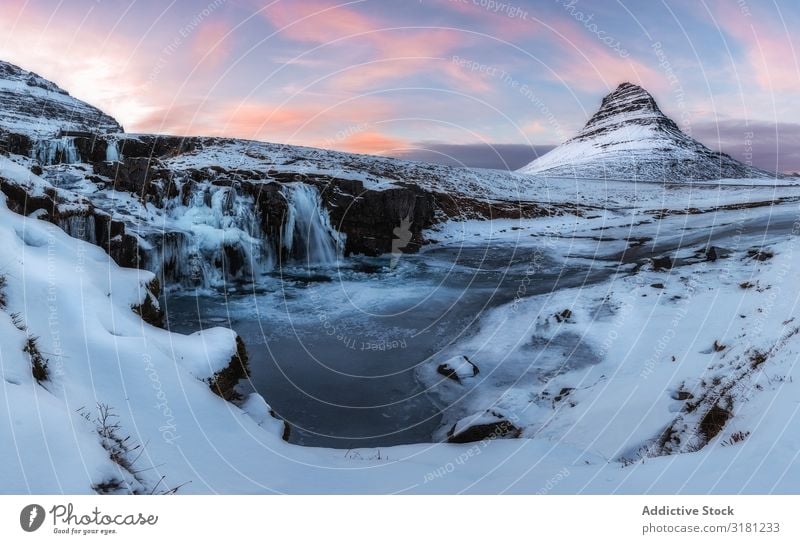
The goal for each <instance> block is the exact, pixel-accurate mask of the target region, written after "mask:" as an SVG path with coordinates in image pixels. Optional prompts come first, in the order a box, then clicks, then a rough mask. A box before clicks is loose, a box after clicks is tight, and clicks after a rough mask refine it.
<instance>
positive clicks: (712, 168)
mask: <svg viewBox="0 0 800 544" xmlns="http://www.w3.org/2000/svg"><path fill="white" fill-rule="evenodd" d="M519 172H522V173H525V174H536V175H539V176H550V177H568V178H573V177H574V178H588V179H612V180H613V179H616V180H638V181H690V180H712V179H723V178H775V177H776V175H775V174H771V173H769V172H765V171H763V170H759V169H757V168H753V167H751V166H747V165H745V164H742V163H740V162H738V161H736V160H734V159H733V158H731V157H730V156H728V155H726V154H724V153H717V152H713V151H711V150H710V149H708V148H707V147H705V146H704V145H703V144H701V143H700V142H698V141H696V140H694V139H692V138H691V137H689V136H687V135H686V134H684V133H683V132H682V131H681V130H680V129H679V128H678V126H677V125H676V124H675V122H674V121H672V120H671V119H669V118H668V117H667V116H665V115H664V114H663V113H662V112H661V110H660V109H659V107H658V105H657V104H656V102H655V100H654V99H653V97H652V96H650V94H649V93H648V92H647V91H645V90H644V89H642V88H641V87H639V86H638V85H633V84H631V83H623V84H621V85H620V86H619V87H617V89H616V90H615V91H614V92H612V93H610V94H609V95H607V96H606V97H605V98H603V102H602V104H601V106H600V109H599V110H598V111H597V113H595V114H594V115H593V116H592V118H591V119H589V121H588V122H587V123H586V126H584V127H583V129H581V131H580V132H579V133H578V134H577V136H575V137H574V138H571V139H569V140H567V141H566V142H564V143H563V144H561V145H560V146H558V147H556V148H555V149H553V150H552V151H550V152H548V153H546V154H545V155H543V156H542V157H539V158H538V159H536V160H535V161H533V162H532V163H530V164H528V165H527V166H524V167H523V168H521V169H520V170H519Z"/></svg>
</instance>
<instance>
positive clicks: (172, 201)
mask: <svg viewBox="0 0 800 544" xmlns="http://www.w3.org/2000/svg"><path fill="white" fill-rule="evenodd" d="M0 70H1V71H0V119H2V121H0V127H2V128H3V130H4V132H3V134H2V135H3V137H4V140H3V143H5V144H6V145H5V146H4V152H3V154H2V156H0V191H2V195H0V243H1V244H2V246H3V248H4V251H3V253H2V260H1V262H0V405H2V406H4V407H5V408H4V413H3V416H2V417H0V492H6V493H8V492H18V493H54V492H70V493H92V492H97V493H150V492H156V493H170V492H174V491H177V492H179V493H268V492H279V493H352V492H366V493H445V492H446V493H456V492H473V493H498V492H517V493H611V492H625V493H653V492H662V493H673V492H694V493H703V492H726V493H739V492H796V490H797V482H798V481H800V465H798V463H796V457H797V451H798V449H799V448H800V445H798V440H797V438H796V437H797V436H798V432H797V430H798V421H797V417H796V412H797V399H798V398H799V397H798V395H800V391H798V387H800V374H799V373H798V370H797V365H796V362H797V354H798V353H799V352H800V335H799V334H798V330H800V329H799V328H798V321H797V320H798V319H799V318H800V316H798V315H797V313H798V311H797V302H798V298H799V295H798V289H797V286H796V285H794V284H793V283H792V281H790V280H791V278H793V277H794V276H796V274H795V273H794V272H793V271H796V270H797V269H798V268H800V253H799V252H797V251H796V248H795V241H796V238H797V234H798V226H797V225H798V223H797V205H798V202H800V188H798V186H797V185H791V184H789V183H788V181H789V180H778V181H776V180H775V179H774V178H773V179H770V178H769V175H768V174H767V173H765V172H760V171H756V170H753V169H748V168H747V167H745V166H743V165H741V164H739V163H736V162H735V161H733V160H732V159H730V158H729V157H725V156H724V155H719V154H715V153H713V152H711V151H709V150H708V149H706V148H705V147H703V146H702V145H701V144H699V143H697V142H695V141H694V140H691V139H690V138H688V137H687V136H686V135H684V134H682V133H681V132H680V131H679V130H678V129H677V127H676V126H675V125H674V123H672V121H670V120H669V119H667V118H666V117H664V116H663V114H662V113H661V112H660V110H659V109H658V107H657V105H656V104H655V102H654V101H653V99H652V97H650V95H648V94H647V93H646V92H645V91H643V90H642V89H640V88H638V87H635V86H633V85H629V84H623V85H621V86H620V88H619V89H617V91H615V92H614V93H612V94H611V95H609V97H607V98H606V99H605V100H604V102H603V107H602V108H601V110H600V111H599V112H598V113H597V114H596V115H595V116H594V117H593V118H592V119H591V120H590V122H589V123H588V124H587V126H586V128H585V129H584V130H583V131H582V132H581V133H580V134H579V135H578V136H577V137H576V138H574V139H572V140H570V141H569V142H567V143H565V144H564V145H563V146H561V147H560V148H558V149H556V150H554V151H553V152H552V153H550V154H548V155H546V156H544V157H542V158H541V159H539V160H537V161H535V162H534V163H533V164H532V165H530V166H529V167H528V168H527V169H526V172H528V173H544V174H546V176H535V175H528V174H523V173H509V172H500V171H490V170H474V169H460V168H451V167H446V166H437V165H427V164H422V163H414V162H408V161H400V160H394V159H388V158H383V157H370V156H365V155H352V154H346V153H337V152H330V151H324V150H318V149H311V148H305V147H291V146H282V145H278V144H268V143H261V142H250V141H243V140H232V139H224V138H200V137H198V138H177V137H168V136H154V135H127V134H123V133H121V132H120V131H121V128H120V127H119V126H118V125H117V124H116V122H114V121H113V119H111V118H109V117H108V116H105V115H103V114H102V113H101V112H99V111H98V110H96V109H94V108H92V107H91V106H88V105H86V104H84V103H82V102H80V101H77V100H74V99H72V98H71V97H69V96H68V95H67V94H66V93H65V92H64V91H62V90H60V89H59V88H58V87H56V86H55V85H53V84H52V83H49V82H47V81H45V80H42V79H41V78H38V76H35V75H33V74H30V73H28V72H25V71H23V70H20V69H18V68H16V67H14V66H12V65H8V64H0ZM60 130H79V131H88V132H89V134H72V135H64V136H62V137H56V133H57V132H58V131H60ZM551 175H553V176H561V177H549V176H551ZM573 176H578V177H584V176H589V177H594V178H596V179H581V180H580V182H576V181H575V180H565V179H563V177H573ZM744 176H754V177H752V178H745V179H742V178H743V177H744ZM765 176H766V177H765ZM719 177H727V178H729V179H725V180H721V181H719V182H700V183H663V184H662V183H657V184H656V183H637V182H631V181H616V180H608V179H607V178H634V179H637V180H641V181H652V180H662V179H666V180H674V181H685V180H690V179H706V180H707V179H716V178H719ZM406 253H408V255H406ZM412 253H414V255H411V254H412ZM389 257H391V259H390V258H389ZM793 274H794V275H793ZM157 280H159V281H157ZM198 287H199V288H201V289H196V288H198ZM165 288H166V289H165ZM165 290H173V292H178V294H179V295H180V294H182V295H184V302H185V301H186V300H189V304H188V305H185V306H184V307H188V309H189V313H192V314H194V315H193V316H191V317H192V319H194V320H192V319H189V320H184V325H185V324H186V323H189V325H188V326H185V327H184V328H187V327H188V329H189V333H188V334H179V333H176V332H170V331H169V330H166V329H165V328H163V327H164V326H165V323H166V326H167V327H172V323H173V322H179V321H180V319H179V318H180V317H182V316H180V315H177V314H179V309H180V306H179V305H176V306H173V307H168V301H173V300H175V299H174V298H173V299H171V298H170V297H169V296H166V295H165V296H162V298H161V299H158V298H157V297H158V295H159V292H163V291H165ZM162 294H163V293H162ZM481 294H484V295H486V297H485V298H483V299H482V298H480V297H481ZM496 295H499V297H497V298H495V296H496ZM448 297H449V298H448ZM170 303H171V302H170ZM204 305H205V306H204ZM209 307H212V308H211V309H212V310H214V309H215V308H216V309H218V310H219V311H220V313H221V314H222V315H223V317H222V318H216V316H212V317H215V319H211V320H204V319H202V318H201V317H205V314H203V312H205V311H207V310H208V308H209ZM162 310H166V311H167V314H168V315H167V316H166V318H165V315H164V313H163V312H162ZM173 310H174V313H172V311H173ZM295 310H296V312H295V313H292V311H295ZM451 310H455V311H456V312H458V311H461V312H464V313H462V314H459V315H457V318H455V319H453V320H452V322H448V321H447V319H448V317H447V314H449V313H450V312H451ZM237 312H238V318H239V322H238V323H239V324H240V325H242V328H241V329H240V328H238V327H237V328H236V330H235V331H234V330H233V326H232V322H233V320H234V318H236V317H237V316H236V315H234V314H237ZM415 312H416V313H415ZM200 314H203V315H202V316H201V315H200ZM232 316H233V317H232ZM365 316H366V317H365ZM183 317H185V316H183ZM262 318H263V320H262ZM394 318H398V320H397V321H388V322H387V321H386V320H387V319H394ZM462 318H463V319H462ZM359 319H360V321H359ZM382 320H383V321H382ZM381 323H388V325H386V326H385V327H384V328H381V327H382V326H381V325H380V324H381ZM195 324H197V325H196V326H195ZM209 324H211V326H209ZM220 324H221V325H225V328H223V327H220V326H218V325H220ZM359 326H363V329H364V330H365V331H366V332H365V333H364V335H363V336H362V337H360V338H359V340H363V341H364V342H363V344H365V345H367V346H368V347H369V348H368V349H366V350H365V349H364V348H362V349H361V350H356V349H355V348H351V347H348V346H349V345H350V344H349V342H350V340H351V338H349V337H345V338H344V340H341V339H340V338H338V337H336V336H335V335H333V334H331V332H330V331H331V329H333V330H336V328H337V327H339V328H340V330H347V331H348V332H347V334H348V335H349V334H352V333H353V331H357V330H358V327H359ZM192 327H194V328H192ZM248 327H249V329H248ZM173 330H177V329H174V328H173ZM248 332H249V333H250V336H249V337H248V336H247V333H248ZM451 333H452V334H451ZM398 335H405V336H398ZM287 338H289V339H295V340H297V339H299V340H300V342H301V344H302V349H297V350H296V351H294V352H289V351H287V347H286V346H287ZM397 338H402V339H403V340H402V350H400V349H399V348H398V349H397V350H395V351H393V352H392V351H390V350H387V349H385V348H386V346H387V344H388V345H389V346H390V347H391V345H392V344H398V345H399V344H401V342H400V341H397V340H396V339H397ZM406 339H408V341H407V342H406ZM326 342H327V343H326ZM353 345H355V344H353ZM373 346H374V348H373ZM246 348H249V356H248V354H247V352H248V349H246ZM381 348H384V349H381ZM281 349H283V350H284V351H282V352H281ZM315 349H316V350H318V351H317V352H318V353H321V354H322V356H323V357H326V358H324V359H322V363H323V364H322V365H320V364H315V365H309V366H303V365H302V364H300V361H301V357H302V356H303V353H306V352H311V351H314V350H315ZM373 349H374V351H372V350H373ZM273 350H274V351H273ZM301 351H302V352H303V353H301ZM337 352H338V353H344V356H343V357H342V358H341V359H342V360H344V363H345V366H344V367H343V368H344V369H345V370H346V371H345V372H342V371H340V370H339V368H337V367H335V366H333V368H334V370H336V371H337V376H336V379H337V380H344V382H342V381H336V382H329V381H326V380H325V379H318V380H317V382H318V383H317V384H315V385H319V386H321V388H322V392H323V393H326V392H329V391H325V388H326V387H329V388H335V389H338V390H347V391H346V392H348V393H352V395H353V397H357V398H359V399H360V398H362V397H366V396H367V394H368V393H369V394H373V395H375V398H374V399H373V400H371V402H373V401H374V404H375V405H377V410H376V412H375V416H376V417H375V419H376V420H377V421H378V423H379V424H382V425H384V427H382V428H381V432H383V433H384V434H391V433H392V432H393V431H391V430H389V431H386V429H387V427H386V425H387V424H388V423H387V422H389V420H390V419H391V418H393V417H394V416H397V419H398V420H399V421H398V422H397V423H398V425H399V426H401V427H408V426H412V425H414V424H415V423H417V422H416V421H414V419H415V418H420V419H424V418H426V417H427V415H426V414H423V415H420V413H418V412H414V407H415V406H416V405H413V404H412V406H411V407H410V408H408V407H406V406H404V405H402V403H403V402H404V401H405V400H406V399H405V395H408V396H410V397H417V396H419V397H422V396H424V397H425V398H430V399H432V400H431V405H432V406H434V407H435V409H436V413H435V415H434V416H433V417H430V418H428V419H430V420H431V421H430V424H431V431H430V432H427V434H424V435H423V436H424V437H423V438H422V439H418V440H416V442H420V443H415V444H409V445H402V446H393V445H392V446H387V447H383V446H381V447H355V448H351V449H344V448H343V449H333V448H327V447H326V448H314V447H303V446H300V445H296V444H295V443H289V442H287V439H289V438H292V437H293V436H294V437H295V439H296V437H297V435H298V434H299V433H302V432H303V431H304V430H305V431H308V429H302V428H301V424H302V423H303V422H302V421H301V422H299V423H297V424H295V422H294V421H288V419H287V421H285V422H284V421H282V420H280V419H278V417H277V414H280V415H281V417H283V416H284V414H283V413H282V412H281V411H280V410H279V407H278V404H277V402H279V401H280V400H285V398H287V396H288V398H289V400H290V402H296V403H300V402H302V399H300V398H299V396H298V397H291V394H292V391H288V392H287V391H282V392H277V393H282V394H283V397H282V395H280V394H276V397H269V396H268V395H267V394H266V393H263V391H264V389H269V388H268V387H265V388H264V389H259V387H262V386H263V384H260V383H259V382H258V379H257V378H258V376H257V374H258V373H259V372H264V368H261V367H259V366H257V365H262V366H263V367H267V366H268V356H269V357H274V358H280V359H281V361H280V362H281V363H284V367H281V368H280V371H281V373H280V375H281V376H283V377H284V378H285V377H286V376H287V375H290V376H291V377H296V376H297V374H300V375H302V374H310V373H313V372H319V367H320V366H326V365H328V364H329V363H330V364H331V365H335V364H336V363H341V360H339V361H337V360H334V357H335V355H336V353H337ZM276 354H278V355H276ZM359 357H360V358H361V361H362V362H366V364H367V365H368V368H367V369H366V370H367V371H366V372H364V373H363V374H362V376H363V375H366V376H367V378H368V381H369V385H368V388H367V389H358V388H357V387H358V385H357V382H348V381H347V379H348V378H353V377H355V376H356V375H357V374H358V373H359V372H361V371H362V370H364V369H360V368H355V369H354V368H353V367H352V363H353V361H355V360H356V359H358V358H359ZM397 361H399V362H400V363H401V364H402V365H403V369H405V370H408V371H409V373H410V374H411V375H412V377H413V383H412V380H409V382H407V383H405V386H406V387H407V388H408V390H400V391H397V390H396V388H394V389H392V388H389V390H388V394H392V395H397V396H398V397H399V398H400V400H399V401H397V402H395V400H394V399H387V398H378V395H379V394H382V393H381V392H382V391H383V390H381V389H379V387H378V385H377V384H378V383H379V380H378V378H379V377H382V375H393V374H400V373H401V372H395V369H394V368H392V367H390V366H387V365H388V364H389V363H392V362H397ZM315 363H319V361H315ZM348 365H350V366H348ZM379 375H381V376H379ZM248 377H249V380H248V379H247V378H248ZM262 377H263V376H262ZM268 377H269V376H268ZM794 378H798V379H797V380H795V379H794ZM331 383H333V385H331ZM395 383H396V382H395ZM267 385H268V386H271V385H273V384H272V383H270V384H267ZM292 385H293V386H294V385H295V384H294V383H292ZM287 389H291V388H287ZM253 391H259V392H261V393H263V396H262V394H260V393H254V392H253ZM376 392H377V393H376ZM301 393H303V394H305V393H306V391H301ZM307 396H308V395H307ZM265 398H267V400H269V404H268V403H267V400H265ZM273 398H275V399H276V400H275V401H273V400H272V399H273ZM326 402H327V401H326ZM395 404H398V405H402V406H400V407H398V408H395V407H394V406H393V405H395ZM270 405H272V407H274V408H275V409H274V410H273V408H272V407H271V406H270ZM337 407H340V406H337ZM362 408H364V407H363V406H360V405H359V406H356V409H355V410H354V411H359V412H366V411H367V410H362ZM303 409H304V407H303V406H301V407H300V408H299V409H298V410H297V412H300V415H301V416H302V415H309V414H303V413H302V412H303ZM327 409H328V411H329V413H327V414H317V413H312V414H310V416H312V417H311V419H315V418H317V416H319V418H317V419H319V420H324V419H325V416H327V418H328V420H333V422H334V423H335V424H336V425H339V426H340V428H341V426H344V427H346V428H347V427H348V426H350V427H354V426H355V424H356V419H357V416H353V417H352V420H351V419H347V417H339V416H338V413H337V412H334V411H333V408H332V407H331V406H328V407H327ZM392 410H395V411H392ZM328 422H330V421H328ZM389 423H394V422H389ZM348 430H349V429H348ZM293 433H294V434H293ZM376 434H380V433H376ZM369 436H372V437H374V436H375V435H369ZM126 437H128V438H126ZM378 438H380V436H378ZM394 443H395V444H396V443H398V442H394ZM405 443H407V442H405Z"/></svg>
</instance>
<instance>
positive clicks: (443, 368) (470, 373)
mask: <svg viewBox="0 0 800 544" xmlns="http://www.w3.org/2000/svg"><path fill="white" fill-rule="evenodd" d="M436 372H438V373H439V374H441V375H442V376H444V377H445V378H450V379H451V380H453V381H455V382H457V383H461V380H465V379H467V378H472V377H474V376H477V375H478V374H479V373H480V370H479V369H478V367H477V366H476V365H475V364H474V363H473V362H472V361H470V360H469V358H468V357H467V356H466V355H459V356H457V357H453V358H452V359H449V360H447V361H446V362H444V363H442V364H440V365H439V366H437V367H436Z"/></svg>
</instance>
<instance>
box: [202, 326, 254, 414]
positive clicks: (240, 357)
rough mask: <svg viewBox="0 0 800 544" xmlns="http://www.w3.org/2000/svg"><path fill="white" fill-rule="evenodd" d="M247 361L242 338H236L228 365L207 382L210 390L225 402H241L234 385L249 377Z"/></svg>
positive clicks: (245, 348)
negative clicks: (234, 350)
mask: <svg viewBox="0 0 800 544" xmlns="http://www.w3.org/2000/svg"><path fill="white" fill-rule="evenodd" d="M248 359H249V357H248V355H247V347H246V346H245V345H244V341H243V340H242V338H241V337H240V336H237V337H236V352H235V353H234V354H233V355H232V356H231V360H230V363H228V366H226V367H225V368H224V369H222V370H220V371H219V372H217V373H216V374H214V377H213V378H210V379H209V380H208V385H209V387H210V388H211V390H212V391H213V392H214V393H215V394H217V395H219V396H220V397H222V398H223V399H225V400H228V401H235V400H241V398H242V396H241V394H239V392H238V391H236V385H237V384H238V383H239V381H240V380H242V379H244V378H247V377H248V376H250V366H249V363H248Z"/></svg>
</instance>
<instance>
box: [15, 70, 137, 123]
mask: <svg viewBox="0 0 800 544" xmlns="http://www.w3.org/2000/svg"><path fill="white" fill-rule="evenodd" d="M0 111H2V112H3V114H2V116H0V130H3V131H7V132H11V133H14V134H22V135H25V136H28V137H36V136H54V135H56V134H57V133H58V132H59V131H60V130H66V131H86V132H104V133H113V132H122V127H121V126H120V124H119V123H118V122H117V121H116V120H115V119H114V118H112V117H110V116H109V115H106V114H105V113H103V112H102V111H100V110H99V109H97V108H95V107H94V106H91V105H89V104H87V103H86V102H83V101H81V100H78V99H77V98H73V97H72V96H70V95H69V93H68V92H67V91H65V90H64V89H62V88H60V87H59V86H58V85H56V84H55V83H53V82H51V81H48V80H46V79H44V78H43V77H41V76H39V75H37V74H34V73H33V72H29V71H27V70H23V69H22V68H20V67H19V66H15V65H14V64H11V63H8V62H4V61H0Z"/></svg>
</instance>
